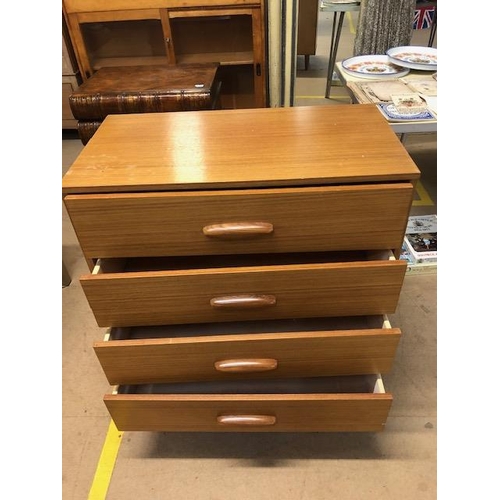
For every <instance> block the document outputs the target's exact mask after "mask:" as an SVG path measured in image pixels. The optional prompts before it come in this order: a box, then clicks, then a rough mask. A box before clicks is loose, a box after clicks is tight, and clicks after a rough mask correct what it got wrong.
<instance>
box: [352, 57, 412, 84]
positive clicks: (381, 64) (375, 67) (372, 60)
mask: <svg viewBox="0 0 500 500" xmlns="http://www.w3.org/2000/svg"><path fill="white" fill-rule="evenodd" d="M342 69H343V70H344V71H345V72H346V73H347V74H349V75H351V76H355V77H357V78H372V79H376V80H381V79H384V78H399V77H401V76H405V75H407V74H408V73H409V72H410V70H409V69H407V68H402V67H401V66H398V65H397V64H394V63H392V62H391V61H390V60H389V56H386V55H367V56H356V57H350V58H349V59H344V60H343V61H342Z"/></svg>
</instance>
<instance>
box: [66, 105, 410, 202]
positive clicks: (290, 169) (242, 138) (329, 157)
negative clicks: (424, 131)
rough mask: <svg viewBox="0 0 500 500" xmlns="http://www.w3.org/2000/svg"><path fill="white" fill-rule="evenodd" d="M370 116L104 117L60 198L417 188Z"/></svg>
mask: <svg viewBox="0 0 500 500" xmlns="http://www.w3.org/2000/svg"><path fill="white" fill-rule="evenodd" d="M419 175H420V174H419V170H418V168H417V167H416V165H415V164H414V162H413V160H412V159H411V157H410V156H409V155H408V153H407V152H406V150H405V148H404V147H403V145H402V144H401V143H400V141H399V140H398V138H397V136H396V135H395V134H394V132H393V131H392V130H391V128H390V127H389V125H388V124H387V122H386V120H385V119H384V118H383V117H382V116H381V114H380V113H379V111H378V110H377V109H376V107H375V106H371V105H363V106H311V107H290V108H258V109H241V110H213V111H192V112H189V113H181V112H179V113H151V114H134V115H109V116H108V117H107V118H106V119H105V120H104V122H103V124H102V125H101V127H100V128H99V130H98V131H97V133H96V134H95V135H94V137H93V138H92V140H91V141H90V142H89V143H88V144H87V146H86V147H85V149H84V150H83V151H82V153H81V154H80V155H79V157H78V158H77V159H76V161H75V162H74V163H73V165H72V166H71V167H70V169H69V170H68V172H67V174H66V175H65V176H64V178H63V193H64V194H69V193H93V192H95V193H99V192H101V193H105V192H124V191H152V190H155V191H177V190H184V189H223V188H258V187H273V186H274V187H281V186H307V185H309V186H310V185H335V184H345V183H357V182H388V181H401V180H405V181H408V180H410V181H411V180H415V179H417V178H418V177H419Z"/></svg>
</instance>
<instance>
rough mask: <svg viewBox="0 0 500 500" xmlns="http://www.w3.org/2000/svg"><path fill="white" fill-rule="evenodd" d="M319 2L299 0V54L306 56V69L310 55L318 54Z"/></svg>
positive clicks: (316, 0)
mask: <svg viewBox="0 0 500 500" xmlns="http://www.w3.org/2000/svg"><path fill="white" fill-rule="evenodd" d="M318 4H319V1H318V0H299V15H298V21H297V55H299V56H304V57H305V69H308V68H309V56H314V55H315V54H316V35H317V31H318Z"/></svg>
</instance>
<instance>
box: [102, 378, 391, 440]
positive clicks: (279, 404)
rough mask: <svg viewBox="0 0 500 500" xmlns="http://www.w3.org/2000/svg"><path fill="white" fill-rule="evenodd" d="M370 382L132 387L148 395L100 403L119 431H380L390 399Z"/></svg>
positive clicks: (109, 397)
mask: <svg viewBox="0 0 500 500" xmlns="http://www.w3.org/2000/svg"><path fill="white" fill-rule="evenodd" d="M335 378H336V377H334V378H333V379H335ZM353 379H358V377H353ZM374 380H375V382H371V381H370V380H366V381H365V383H364V384H359V383H358V382H356V383H353V382H349V381H348V382H347V386H346V388H345V389H341V390H340V391H339V390H338V386H339V385H342V383H341V382H337V381H335V380H333V381H332V379H330V378H328V377H320V378H319V379H302V380H300V381H290V380H288V381H285V382H283V381H279V383H277V384H276V383H275V387H274V388H273V385H272V384H268V382H273V381H258V383H255V381H251V384H250V383H249V384H242V383H241V382H239V383H238V384H237V385H235V386H234V388H235V391H242V392H233V391H232V390H231V389H232V388H231V387H229V389H230V390H231V392H220V391H227V389H228V387H227V386H226V387H224V386H221V387H217V386H215V387H214V389H213V390H212V389H211V388H209V390H208V392H203V393H202V392H196V389H197V388H196V387H194V388H189V387H187V389H186V390H187V391H188V393H185V392H183V391H184V389H182V388H181V389H180V391H179V392H178V393H177V392H176V393H172V392H169V390H170V388H169V387H168V386H158V387H155V386H146V387H145V388H143V387H142V386H135V389H138V390H142V389H144V390H145V392H146V393H142V394H120V393H118V394H110V395H106V396H105V397H104V402H105V404H106V406H107V408H108V411H109V413H110V415H111V417H112V418H113V420H114V422H115V424H116V426H117V428H118V429H119V430H121V431H129V430H136V431H216V432H235V431H236V432H283V431H285V432H292V431H293V432H300V431H306V432H307V431H327V432H334V431H340V432H351V431H370V432H375V431H381V430H383V428H384V425H385V422H386V420H387V416H388V414H389V410H390V407H391V404H392V396H391V395H390V394H387V393H385V391H384V389H383V384H382V383H381V379H380V378H378V379H374ZM259 384H262V385H263V387H264V388H263V389H261V388H260V387H259ZM184 385H185V386H189V384H184ZM207 385H208V386H210V383H206V384H205V386H207ZM329 385H331V386H332V387H331V388H330V387H329ZM266 386H269V387H266ZM129 387H131V386H128V387H127V389H128V388H129ZM199 388H200V389H203V387H199ZM249 388H250V391H249ZM255 388H257V391H258V393H255V391H254V389H255ZM148 390H152V391H153V393H147V392H148ZM174 390H176V389H175V388H174ZM245 390H246V391H248V392H244V391H245ZM216 391H217V392H216ZM277 391H281V392H277Z"/></svg>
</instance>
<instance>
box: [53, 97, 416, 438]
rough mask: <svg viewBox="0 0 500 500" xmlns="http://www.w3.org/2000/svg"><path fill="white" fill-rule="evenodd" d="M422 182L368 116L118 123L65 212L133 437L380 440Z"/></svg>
mask: <svg viewBox="0 0 500 500" xmlns="http://www.w3.org/2000/svg"><path fill="white" fill-rule="evenodd" d="M419 175H420V174H419V171H418V169H417V167H416V166H415V164H414V163H413V161H412V160H411V158H410V157H409V155H408V153H407V152H406V150H405V149H404V147H403V146H402V145H401V143H400V142H399V141H398V139H397V137H396V135H395V134H394V133H393V132H392V130H391V129H390V127H389V125H388V124H387V123H386V121H385V119H384V118H383V117H382V116H381V115H380V113H379V111H378V110H377V109H376V107H375V106H371V105H365V106H338V107H337V106H325V107H322V106H321V107H296V108H293V107H292V108H259V109H248V110H214V111H208V112H207V111H193V112H190V113H182V112H174V113H153V114H135V115H110V116H108V117H107V118H106V119H105V120H104V122H103V124H102V125H101V126H100V127H99V130H98V131H97V132H96V134H95V136H94V137H93V139H92V141H90V142H89V143H88V145H87V146H85V148H84V149H83V151H82V153H81V154H80V156H79V157H78V158H77V159H76V161H75V162H74V164H73V165H72V166H71V168H70V169H69V170H68V172H67V174H66V175H65V176H64V178H63V197H64V203H65V205H66V207H67V210H68V213H69V216H70V218H71V221H72V223H73V226H74V228H75V231H76V234H77V237H78V239H79V242H80V244H81V247H82V250H83V253H84V256H85V258H86V260H87V262H88V264H89V269H90V270H91V272H89V274H87V275H85V276H82V277H81V285H82V287H83V290H84V292H85V295H86V297H87V299H88V301H89V304H90V306H91V308H92V311H93V313H94V315H95V318H96V321H97V323H98V324H99V326H102V327H106V328H107V331H106V335H105V339H104V340H103V341H102V342H97V343H95V345H94V350H95V352H96V354H97V357H98V359H99V362H100V363H101V365H102V368H103V370H104V373H105V375H106V377H107V379H108V381H109V383H110V384H111V385H113V386H114V388H113V390H112V391H110V394H108V395H105V397H104V402H105V404H106V406H107V408H108V410H109V412H110V414H111V417H112V418H113V420H114V421H115V423H116V425H117V427H118V429H120V430H149V431H238V432H241V431H267V432H269V431H271V432H273V431H276V432H277V431H379V430H382V429H383V428H384V425H385V421H386V419H387V416H388V413H389V410H390V406H391V402H392V396H391V395H390V394H388V393H386V392H385V390H384V386H383V383H382V379H381V376H380V374H381V373H386V372H388V371H389V370H390V369H391V366H392V361H393V358H394V355H395V352H396V348H397V345H398V341H399V338H400V335H401V332H400V331H399V329H397V328H392V327H391V325H390V324H389V321H388V319H387V316H386V315H387V314H391V313H393V312H394V311H395V309H396V307H397V303H398V300H399V294H400V291H401V286H402V283H403V279H404V275H405V268H406V264H405V262H404V261H399V260H398V259H397V257H398V256H399V249H400V248H401V243H402V239H403V234H404V230H405V227H406V223H407V219H408V214H409V210H410V207H411V202H412V198H413V191H414V184H415V182H416V180H417V179H418V178H419Z"/></svg>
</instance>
